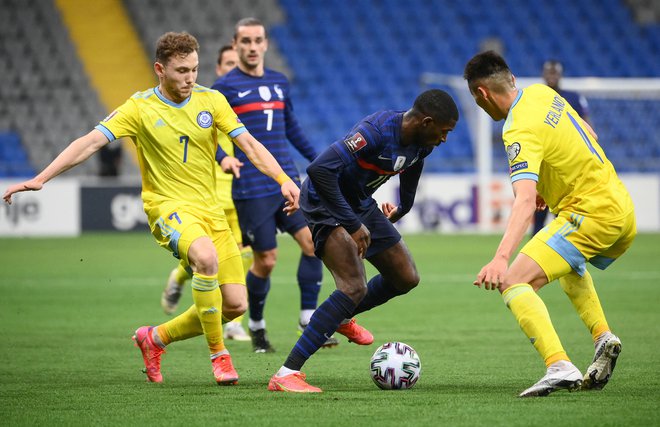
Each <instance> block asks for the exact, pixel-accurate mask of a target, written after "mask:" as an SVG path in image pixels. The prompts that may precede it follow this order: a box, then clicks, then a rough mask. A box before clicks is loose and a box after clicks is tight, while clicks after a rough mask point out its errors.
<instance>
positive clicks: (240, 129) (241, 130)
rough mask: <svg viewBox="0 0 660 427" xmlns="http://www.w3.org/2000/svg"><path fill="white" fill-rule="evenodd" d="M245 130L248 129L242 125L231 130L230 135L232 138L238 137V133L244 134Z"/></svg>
mask: <svg viewBox="0 0 660 427" xmlns="http://www.w3.org/2000/svg"><path fill="white" fill-rule="evenodd" d="M243 132H247V129H246V128H245V126H241V127H239V128H236V129H234V130H233V131H231V132H229V137H230V138H236V137H237V136H238V135H240V134H242V133H243Z"/></svg>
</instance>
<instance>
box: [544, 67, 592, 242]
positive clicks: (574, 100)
mask: <svg viewBox="0 0 660 427" xmlns="http://www.w3.org/2000/svg"><path fill="white" fill-rule="evenodd" d="M542 76H543V81H544V82H545V84H546V85H548V86H550V87H551V88H552V89H554V90H555V92H557V93H558V94H559V95H560V96H561V97H562V98H564V99H565V100H566V101H567V102H568V103H569V104H570V105H571V107H573V109H574V110H575V112H576V113H578V115H579V116H580V117H581V118H582V120H584V121H585V122H587V123H589V125H591V122H590V121H589V105H588V104H587V99H586V98H585V97H584V96H582V95H580V94H579V93H577V92H572V91H570V90H563V89H561V88H560V87H559V83H560V82H561V78H562V77H563V76H564V66H563V65H562V63H561V62H559V61H557V60H554V59H549V60H547V61H545V63H544V64H543V74H542ZM547 217H548V207H547V206H546V205H545V203H540V206H539V208H538V209H537V211H536V212H535V213H534V228H533V230H532V236H534V235H535V234H536V233H538V232H539V231H540V230H541V229H542V228H543V226H544V225H545V221H546V219H547Z"/></svg>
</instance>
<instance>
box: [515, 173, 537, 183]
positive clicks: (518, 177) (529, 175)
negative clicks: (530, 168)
mask: <svg viewBox="0 0 660 427" xmlns="http://www.w3.org/2000/svg"><path fill="white" fill-rule="evenodd" d="M521 179H531V180H532V181H536V182H538V181H539V176H538V175H537V174H535V173H532V172H523V173H519V174H516V175H512V176H511V182H516V181H519V180H521Z"/></svg>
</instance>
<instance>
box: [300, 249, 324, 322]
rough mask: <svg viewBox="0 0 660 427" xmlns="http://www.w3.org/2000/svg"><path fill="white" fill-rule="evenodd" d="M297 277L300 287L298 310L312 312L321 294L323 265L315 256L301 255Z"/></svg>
mask: <svg viewBox="0 0 660 427" xmlns="http://www.w3.org/2000/svg"><path fill="white" fill-rule="evenodd" d="M297 277H298V287H300V309H301V310H314V309H315V308H316V304H317V303H318V298H319V292H321V281H322V280H323V263H322V262H321V260H320V259H318V258H317V257H315V256H307V255H301V256H300V263H299V264H298V275H297Z"/></svg>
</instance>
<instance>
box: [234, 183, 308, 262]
mask: <svg viewBox="0 0 660 427" xmlns="http://www.w3.org/2000/svg"><path fill="white" fill-rule="evenodd" d="M285 202H286V200H285V199H284V196H282V195H281V194H274V195H272V196H266V197H258V198H256V199H245V200H234V205H235V206H236V213H238V222H239V224H240V226H241V232H242V234H243V244H244V245H250V246H252V249H253V250H255V251H257V252H264V251H269V250H271V249H275V248H276V247H277V239H276V238H275V236H276V235H277V230H279V231H282V232H287V233H289V234H291V235H293V234H295V233H296V232H298V230H300V229H301V228H303V227H305V226H306V225H307V223H305V217H304V216H303V215H302V213H300V211H296V212H295V213H294V214H293V215H289V216H287V214H286V213H284V212H283V211H282V209H284V203H285Z"/></svg>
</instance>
